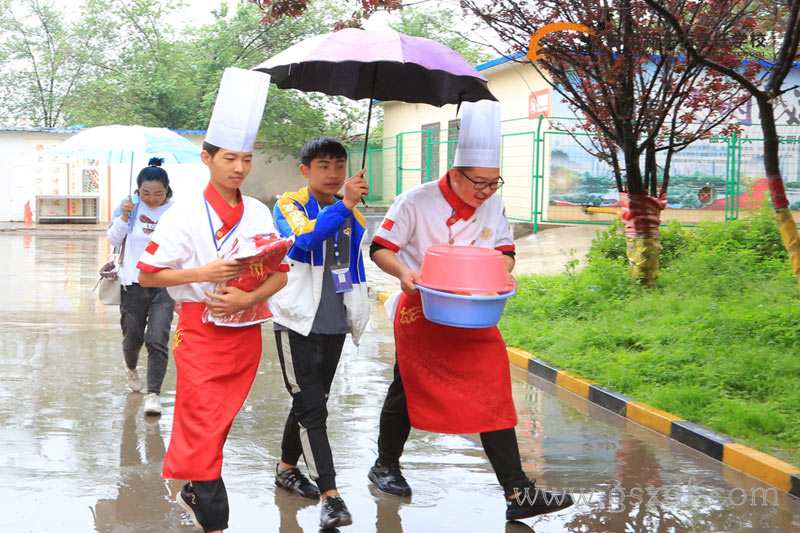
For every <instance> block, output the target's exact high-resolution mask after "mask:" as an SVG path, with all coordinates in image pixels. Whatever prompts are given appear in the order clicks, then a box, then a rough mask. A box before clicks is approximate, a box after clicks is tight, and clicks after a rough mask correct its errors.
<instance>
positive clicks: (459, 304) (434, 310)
mask: <svg viewBox="0 0 800 533" xmlns="http://www.w3.org/2000/svg"><path fill="white" fill-rule="evenodd" d="M417 288H418V289H419V290H420V292H421V294H422V312H423V314H424V315H425V318H427V319H428V320H430V321H431V322H436V323H437V324H442V325H445V326H453V327H456V328H490V327H492V326H496V325H497V323H498V322H500V317H501V316H502V314H503V308H504V307H505V305H506V300H507V299H509V298H511V297H512V296H514V294H516V292H517V291H516V289H515V290H512V291H511V292H508V293H505V294H500V295H497V296H466V295H462V294H453V293H450V292H442V291H437V290H434V289H429V288H428V287H422V286H421V285H417Z"/></svg>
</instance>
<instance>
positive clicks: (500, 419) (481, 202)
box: [369, 100, 572, 520]
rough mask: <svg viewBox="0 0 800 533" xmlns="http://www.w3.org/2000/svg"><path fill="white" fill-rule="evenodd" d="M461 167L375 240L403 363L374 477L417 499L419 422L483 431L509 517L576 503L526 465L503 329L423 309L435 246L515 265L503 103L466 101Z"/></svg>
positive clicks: (409, 199)
mask: <svg viewBox="0 0 800 533" xmlns="http://www.w3.org/2000/svg"><path fill="white" fill-rule="evenodd" d="M462 109H463V115H462V120H461V128H460V132H459V139H458V147H457V148H456V155H455V160H454V162H453V168H452V169H450V170H449V171H448V172H447V174H445V175H444V176H443V177H442V178H441V179H440V180H439V181H438V182H430V183H425V184H422V185H420V186H418V187H415V188H414V189H412V190H410V191H408V192H406V193H404V194H402V195H400V196H398V197H397V198H396V199H395V201H394V203H393V204H392V207H391V208H390V209H389V212H388V213H387V214H386V218H385V219H384V221H383V223H382V224H381V226H380V228H379V229H378V231H377V232H376V234H375V237H374V239H373V242H372V246H371V248H370V256H371V258H372V259H373V261H375V263H376V264H377V265H378V266H379V267H380V268H381V270H383V271H384V272H387V273H388V274H391V275H393V276H395V277H397V278H398V279H399V280H400V283H401V287H402V289H403V290H402V292H400V293H398V294H397V295H395V296H393V297H392V298H390V300H389V301H388V302H387V310H388V311H389V316H390V317H391V318H392V320H393V322H394V335H395V345H396V350H397V364H396V365H395V368H394V381H393V382H392V384H391V385H390V386H389V391H388V393H387V395H386V400H385V401H384V405H383V409H382V411H381V418H380V434H379V436H378V459H377V461H376V462H375V465H374V466H373V467H372V468H371V469H370V471H369V479H370V481H372V482H373V483H374V484H375V485H376V486H377V487H378V488H379V489H380V490H382V491H384V492H388V493H390V494H396V495H400V496H409V495H410V494H411V488H410V487H409V486H408V483H407V482H406V480H405V478H404V477H403V475H402V473H401V472H400V462H399V461H400V456H401V455H402V453H403V446H404V444H405V442H406V440H407V439H408V435H409V431H410V429H411V426H414V427H415V428H418V429H422V430H425V431H432V432H437V433H480V437H481V444H482V445H483V449H484V451H485V452H486V455H487V457H488V458H489V461H490V463H491V465H492V467H493V468H494V471H495V473H496V475H497V480H498V481H499V482H500V484H501V485H502V486H503V489H504V491H505V494H506V519H507V520H516V519H519V518H526V517H531V516H536V515H539V514H543V513H549V512H553V511H557V510H559V509H563V508H565V507H568V506H570V505H572V499H571V498H570V496H569V495H561V494H551V493H547V492H544V491H542V490H537V489H536V488H535V486H534V482H533V480H530V479H528V477H527V476H526V475H525V473H524V472H523V471H522V464H521V461H520V455H519V447H518V445H517V437H516V433H515V431H514V426H516V424H517V415H516V410H515V408H514V402H513V399H512V396H511V376H510V370H509V364H508V356H507V354H506V346H505V342H504V341H503V338H502V337H501V336H500V332H499V330H498V329H497V327H491V328H479V329H465V328H457V327H451V326H444V325H440V324H435V323H433V322H430V321H429V320H427V319H426V318H425V316H424V314H423V312H422V304H421V301H420V295H419V291H418V290H417V289H416V287H415V285H414V283H415V282H418V281H420V278H419V271H420V268H421V265H422V259H423V256H424V255H425V251H426V250H427V249H428V248H429V247H431V246H434V245H447V244H450V245H461V246H480V247H483V248H492V249H496V250H499V251H500V252H502V253H503V254H504V256H505V261H506V269H507V270H508V272H509V275H510V272H511V270H512V269H513V268H514V241H513V239H512V237H511V233H510V231H509V226H508V219H507V218H506V216H505V208H504V206H503V200H502V198H501V197H500V196H498V195H494V192H495V191H496V190H497V189H498V188H499V187H500V186H501V185H502V183H503V180H502V179H501V178H500V144H501V136H500V105H499V104H498V103H497V102H491V101H486V100H485V101H481V102H477V103H466V104H464V105H463V107H462ZM526 493H527V495H528V497H526Z"/></svg>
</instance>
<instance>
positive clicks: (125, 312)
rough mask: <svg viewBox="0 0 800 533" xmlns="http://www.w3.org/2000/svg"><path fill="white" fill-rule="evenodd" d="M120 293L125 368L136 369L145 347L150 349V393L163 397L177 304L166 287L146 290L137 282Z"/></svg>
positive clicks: (148, 352)
mask: <svg viewBox="0 0 800 533" xmlns="http://www.w3.org/2000/svg"><path fill="white" fill-rule="evenodd" d="M126 289H127V290H126ZM120 290H121V291H122V300H121V303H120V306H119V311H120V319H119V322H120V325H121V326H122V353H123V355H124V356H125V365H126V366H127V367H128V368H130V369H135V368H136V365H137V363H138V362H139V351H140V350H141V349H142V344H144V345H145V346H146V347H147V392H148V393H150V392H154V393H156V394H160V393H161V384H162V383H163V382H164V375H165V374H166V373H167V360H168V359H169V329H170V326H171V325H172V312H173V311H174V309H175V301H174V300H173V299H172V298H170V296H169V294H168V293H167V289H164V288H162V287H142V286H141V285H139V284H138V283H133V284H131V285H129V286H127V287H125V288H124V289H120Z"/></svg>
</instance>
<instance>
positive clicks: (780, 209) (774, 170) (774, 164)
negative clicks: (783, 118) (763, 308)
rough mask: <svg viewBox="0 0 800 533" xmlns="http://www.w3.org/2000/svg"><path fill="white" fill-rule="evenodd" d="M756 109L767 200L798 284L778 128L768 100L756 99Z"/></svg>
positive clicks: (797, 244)
mask: <svg viewBox="0 0 800 533" xmlns="http://www.w3.org/2000/svg"><path fill="white" fill-rule="evenodd" d="M756 101H757V102H758V111H759V113H760V114H761V131H762V133H763V135H764V170H765V171H766V174H767V185H768V187H769V195H770V200H772V207H773V208H774V209H775V220H776V221H777V222H778V226H779V227H780V230H781V239H782V240H783V245H784V246H785V247H786V251H787V252H789V262H790V263H791V265H792V271H793V272H794V275H795V276H797V283H798V285H800V236H798V234H797V223H796V222H795V221H794V217H792V212H791V211H789V200H788V198H786V190H785V189H784V187H783V176H781V168H780V158H779V155H780V140H779V139H778V129H777V128H776V127H775V113H774V109H773V106H772V103H771V102H770V101H769V100H768V99H767V98H766V96H765V97H763V98H756Z"/></svg>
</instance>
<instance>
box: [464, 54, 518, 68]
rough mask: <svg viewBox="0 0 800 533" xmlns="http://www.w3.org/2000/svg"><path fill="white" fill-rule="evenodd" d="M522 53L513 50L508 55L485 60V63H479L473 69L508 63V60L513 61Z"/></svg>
mask: <svg viewBox="0 0 800 533" xmlns="http://www.w3.org/2000/svg"><path fill="white" fill-rule="evenodd" d="M524 55H525V52H515V53H513V54H511V55H510V56H500V57H498V58H497V59H492V60H491V61H487V62H486V63H481V64H480V65H478V66H476V67H475V70H486V69H487V68H492V67H496V66H497V65H502V64H503V63H508V62H509V61H513V60H514V59H517V58H519V57H522V56H524Z"/></svg>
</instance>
